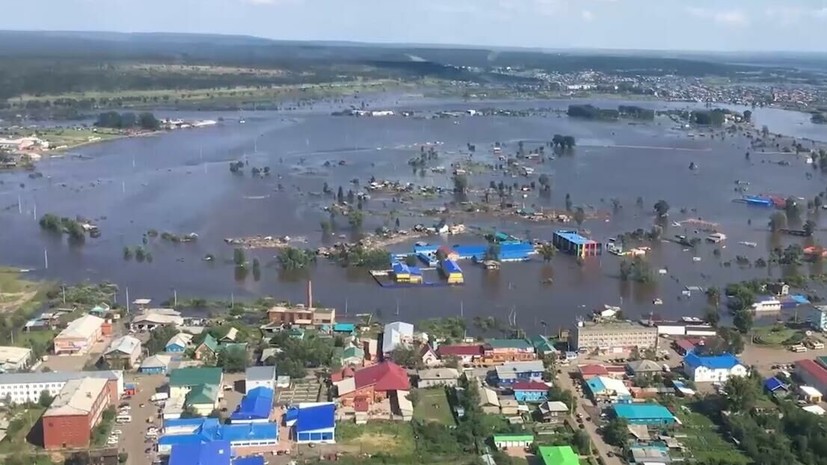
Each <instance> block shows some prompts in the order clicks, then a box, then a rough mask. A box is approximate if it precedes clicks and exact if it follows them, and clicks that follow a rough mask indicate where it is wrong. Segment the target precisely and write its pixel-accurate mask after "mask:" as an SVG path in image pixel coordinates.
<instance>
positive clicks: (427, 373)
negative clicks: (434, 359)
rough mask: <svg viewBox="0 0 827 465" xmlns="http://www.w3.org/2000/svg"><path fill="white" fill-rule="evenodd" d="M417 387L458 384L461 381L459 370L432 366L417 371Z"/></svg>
mask: <svg viewBox="0 0 827 465" xmlns="http://www.w3.org/2000/svg"><path fill="white" fill-rule="evenodd" d="M417 376H418V377H419V382H418V383H417V387H419V388H429V387H434V386H452V387H453V386H456V385H457V383H458V382H459V370H457V369H456V368H430V369H427V370H419V372H417Z"/></svg>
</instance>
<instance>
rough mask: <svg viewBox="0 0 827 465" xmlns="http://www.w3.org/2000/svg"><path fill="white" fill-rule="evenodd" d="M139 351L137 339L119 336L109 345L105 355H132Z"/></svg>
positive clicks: (139, 342)
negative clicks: (117, 353) (116, 353)
mask: <svg viewBox="0 0 827 465" xmlns="http://www.w3.org/2000/svg"><path fill="white" fill-rule="evenodd" d="M140 350H141V341H140V340H139V339H138V338H137V337H133V336H121V337H119V338H117V339H115V340H114V341H112V343H111V344H109V349H107V350H106V355H109V354H113V353H115V352H120V353H122V354H127V355H132V354H134V353H135V351H140Z"/></svg>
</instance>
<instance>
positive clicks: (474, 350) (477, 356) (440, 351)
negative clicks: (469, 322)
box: [436, 344, 483, 366]
mask: <svg viewBox="0 0 827 465" xmlns="http://www.w3.org/2000/svg"><path fill="white" fill-rule="evenodd" d="M436 354H437V355H438V356H439V358H440V359H441V360H442V361H443V362H445V360H446V359H447V358H451V357H453V358H456V359H457V360H458V361H459V363H460V364H462V365H465V366H467V365H474V364H476V363H478V362H479V361H480V360H481V359H482V355H483V349H482V345H481V344H476V345H440V346H439V347H437V348H436Z"/></svg>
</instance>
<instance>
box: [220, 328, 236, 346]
mask: <svg viewBox="0 0 827 465" xmlns="http://www.w3.org/2000/svg"><path fill="white" fill-rule="evenodd" d="M237 337H238V329H236V328H233V327H232V326H231V327H230V329H229V330H227V334H225V335H223V336H221V339H220V340H219V341H218V342H220V343H222V344H225V343H231V342H235V340H236V338H237Z"/></svg>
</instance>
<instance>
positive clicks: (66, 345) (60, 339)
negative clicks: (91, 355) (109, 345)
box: [53, 314, 111, 355]
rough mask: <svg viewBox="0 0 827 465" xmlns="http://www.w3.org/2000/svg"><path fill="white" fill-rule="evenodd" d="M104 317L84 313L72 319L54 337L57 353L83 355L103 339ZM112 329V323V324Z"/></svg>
mask: <svg viewBox="0 0 827 465" xmlns="http://www.w3.org/2000/svg"><path fill="white" fill-rule="evenodd" d="M105 323H106V321H105V320H104V319H103V318H98V317H96V316H94V315H88V314H87V315H83V316H82V317H80V318H78V319H77V320H74V321H72V322H71V323H69V325H68V326H67V327H66V328H65V329H64V330H63V331H61V332H60V333H59V334H58V335H57V336H55V339H54V341H53V342H54V348H55V355H83V354H85V353H87V352H88V351H89V350H90V349H91V348H92V346H94V345H95V344H96V343H97V342H100V341H102V340H103V336H104V324H105ZM110 329H111V325H110Z"/></svg>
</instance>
